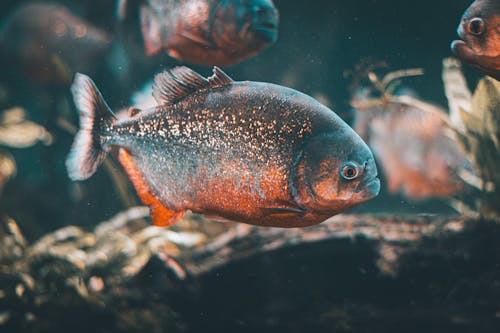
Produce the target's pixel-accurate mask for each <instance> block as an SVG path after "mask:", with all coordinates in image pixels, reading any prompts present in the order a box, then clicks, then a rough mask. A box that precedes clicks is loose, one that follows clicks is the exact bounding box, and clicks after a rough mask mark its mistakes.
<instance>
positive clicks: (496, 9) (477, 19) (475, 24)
mask: <svg viewBox="0 0 500 333" xmlns="http://www.w3.org/2000/svg"><path fill="white" fill-rule="evenodd" d="M457 33H458V36H459V37H460V38H461V40H455V41H453V42H452V44H451V49H452V51H453V53H454V54H455V55H456V56H457V57H459V58H460V59H462V60H463V61H465V62H467V63H469V64H471V65H473V66H475V67H477V68H478V69H479V70H481V71H483V72H485V73H486V74H489V75H492V76H494V77H496V76H498V75H500V3H499V2H497V0H477V1H475V2H474V3H472V5H470V7H469V8H467V10H466V11H465V12H464V14H463V16H462V19H461V21H460V24H459V25H458V28H457Z"/></svg>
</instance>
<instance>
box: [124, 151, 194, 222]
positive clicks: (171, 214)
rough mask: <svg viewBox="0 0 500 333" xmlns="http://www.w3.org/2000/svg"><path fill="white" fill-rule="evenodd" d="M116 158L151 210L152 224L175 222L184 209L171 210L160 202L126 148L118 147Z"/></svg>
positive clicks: (183, 212) (180, 216)
mask: <svg viewBox="0 0 500 333" xmlns="http://www.w3.org/2000/svg"><path fill="white" fill-rule="evenodd" d="M118 159H119V160H120V163H121V164H122V166H123V168H124V169H125V172H126V173H127V175H128V177H129V178H130V180H131V181H132V184H133V185H134V188H135V190H136V191H137V194H138V195H139V197H140V198H141V200H142V202H143V203H144V204H145V205H146V206H148V207H149V209H150V210H151V213H150V215H151V219H152V220H153V224H154V225H156V226H161V227H170V226H172V225H174V224H175V223H177V221H179V220H180V219H181V218H182V216H183V215H184V214H185V213H186V211H185V210H181V211H176V210H173V209H171V208H169V207H167V206H165V205H164V204H163V203H161V202H160V200H159V199H158V198H157V196H156V195H155V193H154V192H153V190H151V187H150V186H149V184H148V183H147V181H146V179H144V176H143V175H142V173H141V171H140V170H139V168H138V167H137V165H136V164H135V163H134V161H133V160H132V156H131V155H130V153H129V152H128V151H127V150H125V149H124V148H120V150H119V152H118Z"/></svg>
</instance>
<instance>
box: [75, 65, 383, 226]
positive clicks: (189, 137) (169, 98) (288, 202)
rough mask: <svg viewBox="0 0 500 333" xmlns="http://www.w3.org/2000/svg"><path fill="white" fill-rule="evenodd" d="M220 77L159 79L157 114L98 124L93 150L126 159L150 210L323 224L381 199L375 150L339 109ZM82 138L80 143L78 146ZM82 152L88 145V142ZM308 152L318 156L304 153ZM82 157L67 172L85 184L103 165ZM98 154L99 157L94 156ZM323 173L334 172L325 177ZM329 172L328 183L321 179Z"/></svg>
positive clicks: (186, 73)
mask: <svg viewBox="0 0 500 333" xmlns="http://www.w3.org/2000/svg"><path fill="white" fill-rule="evenodd" d="M214 73H215V74H214V76H212V77H210V78H208V79H205V78H202V77H201V76H199V75H198V74H196V73H195V72H192V71H191V70H189V69H187V68H182V67H181V68H177V69H174V70H171V71H168V72H166V73H163V74H159V75H158V76H157V78H156V80H155V82H156V86H155V88H154V96H155V98H156V99H157V101H158V102H159V103H160V104H159V105H158V106H157V107H155V108H152V109H149V110H144V111H140V112H138V113H137V114H135V115H134V116H132V117H130V118H129V119H126V120H121V121H116V120H113V121H111V120H110V119H106V118H102V115H101V118H99V117H97V118H95V119H97V121H98V122H102V123H103V124H102V126H101V127H100V128H99V129H98V130H97V132H93V133H92V134H93V139H95V140H97V143H93V144H94V146H98V147H99V149H102V150H104V151H106V150H109V148H110V147H112V146H119V147H121V148H122V149H125V150H126V151H127V153H126V154H129V155H126V156H125V157H124V158H123V159H122V160H121V161H122V164H123V165H124V166H125V168H126V170H128V172H129V175H130V176H131V179H132V181H133V182H134V185H135V186H136V188H138V192H139V194H140V195H141V193H145V192H146V193H147V195H146V196H147V198H146V199H145V197H144V195H142V196H141V197H143V200H144V201H145V203H151V204H150V206H155V205H156V206H158V205H160V206H162V207H163V208H164V209H165V210H166V212H167V213H165V214H167V215H168V216H175V218H178V216H179V214H178V213H175V212H183V211H185V210H187V209H189V210H192V211H194V212H199V213H203V214H209V215H217V216H221V217H224V218H228V219H232V220H237V221H242V222H247V223H252V224H258V225H272V226H283V227H292V226H303V225H310V224H314V223H319V222H321V221H323V220H325V219H326V218H328V217H329V216H331V215H333V214H335V213H338V212H340V211H342V210H345V209H347V208H349V207H351V206H354V205H356V204H357V203H359V202H362V201H366V200H368V198H371V197H373V196H374V195H376V194H377V193H378V190H379V186H380V185H379V182H378V178H376V175H377V173H376V167H375V164H374V161H373V156H372V155H371V152H370V151H369V149H368V148H367V146H366V145H365V144H364V142H362V140H361V139H360V138H359V137H358V136H357V135H356V134H355V133H354V131H353V130H352V129H351V128H350V127H349V126H347V124H345V123H344V122H343V121H342V120H341V119H340V118H339V117H338V116H337V115H336V114H335V113H334V112H332V111H331V110H330V109H328V108H327V107H325V106H323V105H322V104H320V103H318V102H317V101H316V100H314V99H313V98H311V97H309V96H307V95H305V94H302V93H300V92H297V91H295V90H293V89H289V88H286V87H282V86H278V85H274V84H269V83H260V82H249V81H244V82H233V81H232V80H231V79H230V78H229V77H227V76H226V75H225V74H224V73H223V72H222V71H220V69H214ZM89 80H90V79H89ZM77 81H78V80H77ZM85 82H87V83H85ZM88 82H91V81H83V83H82V82H77V83H76V84H75V85H76V88H78V89H74V95H75V101H76V103H77V105H79V104H80V109H84V110H85V108H86V107H87V106H86V105H85V103H88V102H89V100H90V101H92V100H93V98H92V97H88V95H86V94H85V93H83V95H81V96H80V94H81V92H80V90H83V91H85V89H81V88H82V86H83V85H84V83H85V84H88V85H91V83H88ZM87 88H88V87H87ZM75 91H76V92H75ZM93 95H98V93H97V92H96V93H94V94H93ZM82 96H83V97H82ZM102 104H104V102H103V103H102ZM83 114H85V113H83ZM95 119H94V120H93V121H94V122H95ZM85 121H86V119H85V118H84V119H83V120H82V124H83V128H84V129H85V128H86V123H85ZM92 126H97V127H99V126H100V125H99V124H98V125H95V124H92ZM81 132H82V131H81ZM80 136H81V137H83V134H81V135H80ZM81 140H82V139H81V138H79V137H78V136H77V139H76V140H75V144H74V147H78V141H81ZM85 140H87V139H85ZM81 144H82V146H85V145H86V146H87V147H88V146H89V142H87V141H85V142H83V143H82V142H81ZM306 147H311V149H312V152H308V153H305V152H304V150H306V149H307V148H306ZM94 148H95V147H94ZM77 149H78V148H74V149H73V151H72V154H70V157H69V158H68V162H67V165H68V169H69V171H70V176H72V178H74V179H83V178H85V177H88V175H87V174H91V173H92V172H94V171H95V170H94V169H95V167H96V164H95V163H94V162H93V160H92V159H93V158H94V157H92V159H90V160H85V159H83V160H78V163H82V161H83V164H82V165H81V164H76V161H77V159H76V157H75V156H78V154H76V153H75V152H77ZM92 154H94V155H92ZM99 154H101V153H100V152H98V151H97V152H96V151H95V150H94V151H91V153H90V156H99ZM337 154H341V158H340V160H339V161H336V159H338V156H336V155H337ZM81 156H84V155H81ZM305 156H306V157H305ZM99 158H100V157H99ZM99 158H97V159H99ZM344 158H351V159H353V158H355V159H356V160H355V161H354V162H353V161H350V162H348V165H351V164H352V165H355V166H353V167H352V168H353V170H354V171H355V172H356V173H357V172H358V171H359V173H360V175H362V177H359V179H355V180H354V181H353V182H352V183H351V184H350V185H349V187H350V189H351V191H349V190H348V189H347V188H346V189H343V187H345V184H344V183H345V181H342V180H340V179H339V176H340V175H339V173H341V172H344V171H345V170H346V169H345V166H343V164H339V163H341V162H343V160H344ZM310 159H311V161H309V160H310ZM316 159H318V161H316ZM325 161H326V162H325ZM74 162H75V163H74ZM91 162H92V163H94V165H92V163H91ZM85 163H87V164H85ZM349 163H351V164H349ZM324 166H327V167H331V168H332V170H324V171H321V170H316V169H321V168H324ZM356 168H359V170H358V169H356ZM132 169H133V170H134V171H131V170H132ZM362 169H363V170H362ZM89 170H90V172H89ZM353 170H350V171H353ZM354 171H353V172H354ZM321 172H323V173H324V174H325V175H326V176H328V177H326V176H325V175H323V176H322V177H323V178H324V179H323V180H322V179H316V175H317V174H318V173H321ZM138 174H139V175H138ZM330 176H331V177H330ZM354 178H358V177H353V178H352V179H354ZM325 181H327V182H328V184H325ZM364 185H367V186H366V187H365V186H364ZM144 188H147V190H146V191H145V190H144ZM337 190H339V191H341V192H342V193H340V192H339V193H340V194H341V195H340V196H339V195H338V194H339V193H337ZM313 192H314V198H312V197H311V193H313ZM316 192H317V193H316ZM318 193H320V194H325V196H326V197H321V195H319V194H318ZM343 196H346V197H345V198H344V197H343ZM327 197H328V198H327ZM318 198H319V199H320V200H317V199H318ZM332 202H334V204H332ZM172 212H173V213H172ZM152 215H153V219H155V214H154V213H152Z"/></svg>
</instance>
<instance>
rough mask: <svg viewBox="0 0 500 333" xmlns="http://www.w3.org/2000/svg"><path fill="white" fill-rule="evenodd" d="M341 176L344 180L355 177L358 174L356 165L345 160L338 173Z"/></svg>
mask: <svg viewBox="0 0 500 333" xmlns="http://www.w3.org/2000/svg"><path fill="white" fill-rule="evenodd" d="M340 174H341V175H342V177H343V178H344V179H346V180H352V179H354V178H356V177H357V176H358V174H359V168H358V166H357V165H356V164H355V163H353V162H347V163H346V164H344V166H343V167H342V172H341V173H340Z"/></svg>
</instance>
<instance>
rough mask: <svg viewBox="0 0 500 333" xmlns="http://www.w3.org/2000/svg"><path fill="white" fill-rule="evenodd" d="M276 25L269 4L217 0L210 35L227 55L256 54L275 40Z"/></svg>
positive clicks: (262, 0) (259, 0)
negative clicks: (229, 53)
mask: <svg viewBox="0 0 500 333" xmlns="http://www.w3.org/2000/svg"><path fill="white" fill-rule="evenodd" d="M278 24H279V14H278V10H277V9H276V7H275V6H274V4H273V2H272V0H220V1H218V3H217V5H216V7H215V9H214V11H213V15H212V29H211V35H212V39H213V41H214V42H215V44H216V45H217V46H218V47H220V48H223V49H227V50H228V51H230V52H231V53H245V52H247V53H256V52H258V51H260V50H263V49H264V48H266V47H268V46H270V45H271V44H273V43H274V42H275V41H276V40H277V38H278Z"/></svg>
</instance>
